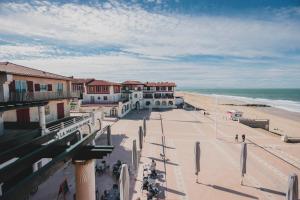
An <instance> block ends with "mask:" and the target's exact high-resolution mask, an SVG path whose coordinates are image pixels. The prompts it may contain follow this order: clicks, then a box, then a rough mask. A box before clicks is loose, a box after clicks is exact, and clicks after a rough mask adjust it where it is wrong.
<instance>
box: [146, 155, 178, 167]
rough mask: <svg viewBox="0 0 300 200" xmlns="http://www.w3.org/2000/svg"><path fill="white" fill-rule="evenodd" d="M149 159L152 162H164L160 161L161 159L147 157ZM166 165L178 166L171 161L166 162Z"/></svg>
mask: <svg viewBox="0 0 300 200" xmlns="http://www.w3.org/2000/svg"><path fill="white" fill-rule="evenodd" d="M147 158H149V159H151V160H155V161H158V162H164V161H163V160H162V159H159V158H154V157H147ZM166 164H169V165H174V166H178V164H177V163H173V162H170V161H166Z"/></svg>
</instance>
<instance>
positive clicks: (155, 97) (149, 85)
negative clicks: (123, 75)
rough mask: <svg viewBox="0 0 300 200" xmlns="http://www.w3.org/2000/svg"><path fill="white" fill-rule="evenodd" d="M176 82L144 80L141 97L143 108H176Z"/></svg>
mask: <svg viewBox="0 0 300 200" xmlns="http://www.w3.org/2000/svg"><path fill="white" fill-rule="evenodd" d="M175 87H176V84H175V83H172V82H146V83H144V90H143V98H144V107H145V108H149V107H151V108H159V109H161V108H176V105H175V97H174V92H175Z"/></svg>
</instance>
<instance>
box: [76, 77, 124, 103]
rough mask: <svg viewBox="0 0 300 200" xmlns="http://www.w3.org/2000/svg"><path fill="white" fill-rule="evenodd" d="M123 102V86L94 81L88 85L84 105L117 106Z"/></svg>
mask: <svg viewBox="0 0 300 200" xmlns="http://www.w3.org/2000/svg"><path fill="white" fill-rule="evenodd" d="M120 100H121V84H119V83H113V82H109V81H103V80H93V81H91V82H90V83H88V84H87V91H86V93H85V95H84V96H83V102H82V103H83V104H115V103H118V102H119V101H120Z"/></svg>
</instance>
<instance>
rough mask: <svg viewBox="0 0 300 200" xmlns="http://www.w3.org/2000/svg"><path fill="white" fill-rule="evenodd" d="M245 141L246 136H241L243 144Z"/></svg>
mask: <svg viewBox="0 0 300 200" xmlns="http://www.w3.org/2000/svg"><path fill="white" fill-rule="evenodd" d="M245 139H246V136H245V134H243V135H242V140H243V142H245Z"/></svg>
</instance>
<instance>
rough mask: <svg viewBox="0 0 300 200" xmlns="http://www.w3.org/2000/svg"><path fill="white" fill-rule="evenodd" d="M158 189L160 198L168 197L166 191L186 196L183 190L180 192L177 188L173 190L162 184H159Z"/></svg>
mask: <svg viewBox="0 0 300 200" xmlns="http://www.w3.org/2000/svg"><path fill="white" fill-rule="evenodd" d="M158 189H159V191H160V195H159V198H160V199H168V197H167V194H166V193H172V194H176V195H179V196H186V194H185V193H184V192H180V191H178V190H174V189H171V188H168V187H165V186H162V185H159V186H158Z"/></svg>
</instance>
